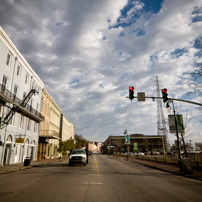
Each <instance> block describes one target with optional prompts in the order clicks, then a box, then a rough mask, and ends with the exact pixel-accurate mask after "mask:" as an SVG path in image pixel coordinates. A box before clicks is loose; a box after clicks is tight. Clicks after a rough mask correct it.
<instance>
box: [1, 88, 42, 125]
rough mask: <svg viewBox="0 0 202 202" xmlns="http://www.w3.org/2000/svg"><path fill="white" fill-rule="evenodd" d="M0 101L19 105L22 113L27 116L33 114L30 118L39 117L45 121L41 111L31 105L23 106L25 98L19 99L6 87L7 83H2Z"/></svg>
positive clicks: (38, 118)
mask: <svg viewBox="0 0 202 202" xmlns="http://www.w3.org/2000/svg"><path fill="white" fill-rule="evenodd" d="M0 101H1V102H3V103H11V104H13V105H16V106H18V107H19V109H20V112H19V113H21V114H23V115H25V116H28V117H29V116H31V117H30V118H33V119H37V120H38V121H43V120H44V116H42V115H41V113H40V112H38V111H37V110H35V109H34V108H33V107H32V106H31V105H29V104H26V105H25V106H24V107H22V106H21V105H22V103H23V100H21V99H19V98H18V97H17V96H16V94H13V93H11V92H10V91H9V90H8V89H6V87H5V85H1V84H0Z"/></svg>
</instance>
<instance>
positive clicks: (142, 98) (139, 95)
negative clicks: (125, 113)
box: [137, 92, 145, 102]
mask: <svg viewBox="0 0 202 202" xmlns="http://www.w3.org/2000/svg"><path fill="white" fill-rule="evenodd" d="M137 100H138V102H141V101H145V92H138V93H137Z"/></svg>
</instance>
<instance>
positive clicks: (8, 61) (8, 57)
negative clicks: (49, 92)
mask: <svg viewBox="0 0 202 202" xmlns="http://www.w3.org/2000/svg"><path fill="white" fill-rule="evenodd" d="M6 64H7V65H8V66H10V64H11V53H10V52H9V53H8V54H7V58H6ZM21 70H22V65H21V64H18V66H17V70H16V75H17V76H20V75H21ZM29 78H30V75H29V74H28V73H26V75H25V84H28V83H29ZM34 87H35V82H34V81H33V82H32V88H34ZM38 91H39V88H38Z"/></svg>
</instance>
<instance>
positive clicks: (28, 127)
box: [27, 119, 30, 131]
mask: <svg viewBox="0 0 202 202" xmlns="http://www.w3.org/2000/svg"><path fill="white" fill-rule="evenodd" d="M27 130H29V131H30V119H28V120H27Z"/></svg>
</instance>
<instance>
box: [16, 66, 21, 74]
mask: <svg viewBox="0 0 202 202" xmlns="http://www.w3.org/2000/svg"><path fill="white" fill-rule="evenodd" d="M20 70H21V66H20V64H19V65H18V67H17V76H20Z"/></svg>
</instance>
